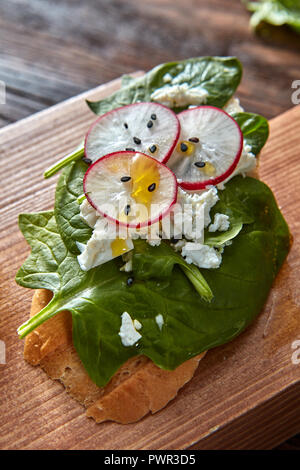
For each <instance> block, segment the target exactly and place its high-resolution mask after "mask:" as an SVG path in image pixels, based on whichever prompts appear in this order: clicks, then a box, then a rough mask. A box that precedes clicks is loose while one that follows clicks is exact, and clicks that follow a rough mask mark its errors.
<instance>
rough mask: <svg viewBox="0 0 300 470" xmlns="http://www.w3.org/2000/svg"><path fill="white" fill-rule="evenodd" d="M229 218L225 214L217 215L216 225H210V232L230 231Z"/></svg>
mask: <svg viewBox="0 0 300 470" xmlns="http://www.w3.org/2000/svg"><path fill="white" fill-rule="evenodd" d="M229 225H230V222H229V217H228V215H225V214H219V213H218V212H217V213H216V214H215V218H214V223H213V224H210V226H209V227H208V231H209V232H216V231H217V230H218V231H220V232H226V230H228V229H229Z"/></svg>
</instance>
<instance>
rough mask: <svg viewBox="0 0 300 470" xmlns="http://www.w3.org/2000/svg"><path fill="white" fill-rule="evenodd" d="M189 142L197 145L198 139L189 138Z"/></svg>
mask: <svg viewBox="0 0 300 470" xmlns="http://www.w3.org/2000/svg"><path fill="white" fill-rule="evenodd" d="M189 141H190V142H194V143H195V144H198V142H199V139H198V137H191V138H190V139H189Z"/></svg>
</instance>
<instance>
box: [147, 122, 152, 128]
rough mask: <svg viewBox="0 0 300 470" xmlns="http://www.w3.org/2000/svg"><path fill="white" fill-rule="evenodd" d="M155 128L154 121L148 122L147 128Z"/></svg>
mask: <svg viewBox="0 0 300 470" xmlns="http://www.w3.org/2000/svg"><path fill="white" fill-rule="evenodd" d="M152 126H153V121H148V122H147V127H148V129H150V128H151V127H152Z"/></svg>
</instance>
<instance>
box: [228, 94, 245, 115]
mask: <svg viewBox="0 0 300 470" xmlns="http://www.w3.org/2000/svg"><path fill="white" fill-rule="evenodd" d="M223 109H224V111H226V113H228V114H233V113H242V112H243V111H244V108H242V106H241V105H240V100H239V99H238V98H235V97H234V96H233V97H232V98H230V100H229V101H227V103H226V104H225V106H224V107H223Z"/></svg>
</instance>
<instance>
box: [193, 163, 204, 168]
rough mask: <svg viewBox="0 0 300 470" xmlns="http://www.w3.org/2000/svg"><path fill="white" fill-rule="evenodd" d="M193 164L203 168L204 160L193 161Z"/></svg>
mask: <svg viewBox="0 0 300 470" xmlns="http://www.w3.org/2000/svg"><path fill="white" fill-rule="evenodd" d="M195 166H197V167H198V168H203V167H204V166H205V162H195Z"/></svg>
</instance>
